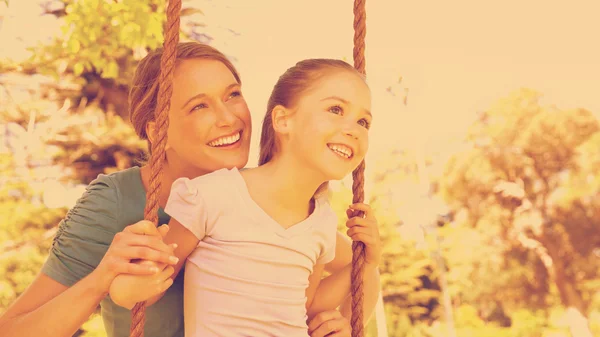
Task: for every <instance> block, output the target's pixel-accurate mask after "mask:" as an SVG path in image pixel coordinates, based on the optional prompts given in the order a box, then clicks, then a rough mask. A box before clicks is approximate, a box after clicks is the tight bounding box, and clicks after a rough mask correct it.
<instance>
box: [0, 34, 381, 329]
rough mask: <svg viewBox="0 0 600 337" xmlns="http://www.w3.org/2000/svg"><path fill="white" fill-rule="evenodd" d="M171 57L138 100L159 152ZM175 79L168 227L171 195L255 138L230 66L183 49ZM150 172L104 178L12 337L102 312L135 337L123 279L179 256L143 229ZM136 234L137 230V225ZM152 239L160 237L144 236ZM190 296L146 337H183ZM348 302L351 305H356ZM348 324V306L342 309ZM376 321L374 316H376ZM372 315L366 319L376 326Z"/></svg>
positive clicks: (168, 309) (14, 322)
mask: <svg viewBox="0 0 600 337" xmlns="http://www.w3.org/2000/svg"><path fill="white" fill-rule="evenodd" d="M161 55H162V50H160V49H159V50H157V51H154V52H152V53H150V54H149V55H148V56H146V57H145V58H144V59H143V60H142V61H141V62H140V64H139V65H138V68H137V70H136V73H135V75H134V78H133V81H132V88H131V92H130V113H131V121H132V124H133V126H134V128H135V131H136V133H137V134H138V135H139V136H140V137H141V138H142V139H146V140H148V142H149V143H151V142H152V141H153V140H152V135H153V132H152V130H153V129H154V127H155V123H154V109H155V107H156V101H157V95H158V80H157V79H158V75H159V72H160V57H161ZM177 58H178V65H177V67H176V69H175V74H174V78H173V96H172V98H171V109H170V111H169V129H168V144H167V146H166V151H165V152H166V160H165V164H164V167H163V174H162V177H161V179H162V182H161V183H162V186H163V188H162V191H161V195H160V196H159V205H160V206H161V208H160V209H159V223H160V224H165V223H168V221H169V217H168V216H167V215H166V214H165V213H164V211H163V210H162V207H164V205H165V203H166V200H167V199H168V194H169V191H170V189H169V187H170V186H171V185H172V183H173V181H175V180H176V179H177V178H181V177H188V178H193V177H196V176H200V175H203V174H206V173H208V172H212V171H215V170H218V169H221V168H233V167H237V168H242V167H244V166H245V165H246V163H247V161H248V153H249V147H250V136H251V132H252V126H251V120H250V113H249V111H248V107H247V105H246V102H245V100H244V98H243V96H242V95H241V88H240V87H241V81H240V77H239V75H238V73H237V71H236V69H235V67H234V66H233V65H232V64H231V62H230V61H229V60H227V58H226V57H225V56H224V55H223V54H222V53H220V52H219V51H217V50H215V49H214V48H212V47H210V46H207V45H203V44H199V43H194V42H192V43H181V44H180V45H178V48H177ZM149 176H150V167H149V166H148V165H145V166H142V167H141V168H138V167H133V168H130V169H127V170H124V171H120V172H117V173H114V174H111V175H100V176H99V177H98V178H97V179H96V180H95V181H93V182H92V183H90V185H89V186H88V188H87V191H86V192H85V193H84V195H83V196H82V198H81V199H80V200H79V201H78V202H77V204H76V205H75V207H73V209H71V210H70V211H69V213H68V214H67V216H66V217H65V219H64V220H63V221H62V222H61V224H60V226H59V231H58V233H57V235H56V237H55V240H54V244H53V247H52V251H51V253H50V256H49V257H48V260H47V261H46V263H45V265H44V266H43V268H42V271H41V273H40V274H39V275H38V276H37V277H36V279H35V280H34V282H33V283H32V284H31V285H30V287H29V288H28V289H27V290H26V291H25V292H24V293H23V294H22V295H21V296H20V297H19V299H17V301H15V303H14V304H13V305H12V306H11V307H10V308H9V309H8V310H7V311H6V312H5V313H4V314H3V315H2V317H0V329H1V330H2V331H3V335H4V336H33V335H38V334H44V335H50V336H72V335H73V333H74V332H75V331H76V330H77V329H78V328H79V327H80V326H81V325H82V324H83V323H84V322H85V321H86V320H87V319H88V317H89V315H90V314H91V313H92V312H93V311H94V310H95V308H96V307H97V305H98V304H100V305H101V308H102V316H103V319H104V324H105V328H106V332H107V335H108V336H111V337H112V336H127V335H128V333H129V326H130V322H131V320H130V316H131V313H130V311H128V310H126V309H124V308H121V307H119V306H117V305H115V304H114V303H113V302H112V300H111V299H110V298H109V297H108V296H106V295H107V294H108V290H109V287H110V284H111V282H112V280H113V279H114V278H115V277H116V276H117V275H118V274H121V273H123V274H136V275H142V274H149V273H152V272H153V271H152V270H150V269H149V267H148V266H144V265H138V264H135V263H131V260H132V259H145V260H151V261H156V262H160V263H172V264H174V263H176V262H177V261H174V260H170V258H173V257H174V256H173V255H172V247H169V246H167V245H166V244H164V242H163V241H162V237H163V236H164V235H165V234H166V231H167V230H168V228H166V227H159V228H158V229H157V228H154V226H153V225H152V224H151V223H148V222H145V221H141V220H142V219H143V213H144V206H145V202H146V190H147V188H148V186H149ZM132 223H133V225H130V226H128V225H129V224H132ZM144 233H146V234H151V235H144ZM337 242H338V243H337V246H336V257H335V259H334V260H333V261H332V262H330V263H329V264H328V265H327V266H326V270H328V271H335V270H339V269H341V268H343V267H344V266H346V265H347V264H348V263H350V261H351V254H352V252H351V248H350V243H349V241H348V239H346V238H344V237H343V236H341V235H340V234H338V239H337ZM366 290H367V291H366V295H368V296H365V302H366V303H365V304H366V305H367V306H368V305H369V304H371V305H370V307H371V308H373V307H374V306H375V302H376V296H377V292H378V289H366ZM182 294H183V288H182V278H181V277H178V278H177V279H176V280H175V282H174V284H173V285H172V286H171V287H170V288H169V289H168V290H167V292H166V293H165V295H164V296H163V298H161V300H160V301H159V302H157V303H156V304H154V305H153V306H152V307H149V308H148V309H147V311H146V315H147V317H146V325H145V335H146V336H148V337H153V336H167V337H169V336H173V337H175V336H183V297H182ZM348 302H349V301H348ZM342 311H343V312H345V313H346V316H347V312H348V310H347V306H344V308H342ZM371 311H372V310H371ZM369 314H370V313H368V312H367V313H365V316H366V317H368V316H369ZM309 329H310V332H311V335H312V336H325V335H326V334H327V333H329V332H331V331H338V333H339V335H340V336H342V335H343V333H346V332H349V324H348V321H347V319H346V318H344V317H342V315H340V314H339V313H338V312H324V313H321V314H320V315H317V316H316V317H315V318H314V319H313V320H312V321H311V322H310V323H309Z"/></svg>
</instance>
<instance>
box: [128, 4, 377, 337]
mask: <svg viewBox="0 0 600 337" xmlns="http://www.w3.org/2000/svg"><path fill="white" fill-rule="evenodd" d="M365 1H366V0H354V50H353V58H354V67H355V68H356V70H358V71H359V72H360V73H362V74H363V75H366V71H365V56H364V54H365V34H366V12H365ZM180 12H181V0H170V1H169V4H168V7H167V24H166V27H165V33H164V34H165V35H164V36H165V38H164V45H163V47H164V52H163V55H162V57H161V63H160V69H161V72H160V78H159V81H160V82H159V83H160V84H159V92H158V102H157V109H156V112H157V114H156V125H157V126H158V127H157V128H155V131H154V134H155V137H154V139H156V141H155V142H152V145H151V146H152V151H151V153H152V155H151V157H150V167H151V171H152V173H151V176H150V191H149V193H148V199H147V201H146V208H145V209H144V219H146V220H149V221H152V222H153V223H154V224H155V225H157V223H158V195H159V194H160V189H161V183H160V179H159V178H160V174H161V171H162V165H163V158H164V151H165V144H166V142H167V128H168V127H169V120H168V118H167V112H168V111H169V105H170V102H169V101H170V97H171V94H172V92H173V87H172V81H173V68H174V67H175V58H176V52H175V51H176V46H177V44H178V43H179V26H180V17H179V13H180ZM364 170H365V162H364V160H363V161H362V162H361V163H360V164H359V165H358V167H357V168H356V169H355V170H354V171H353V172H352V180H353V182H352V193H353V198H352V203H362V202H363V200H364V187H363V186H364ZM358 215H360V213H359V214H354V216H358ZM364 259H365V252H364V244H363V243H362V242H358V241H355V242H353V243H352V273H351V275H352V276H351V278H352V281H351V292H352V318H351V320H350V325H351V326H352V337H363V336H364V327H363V278H362V275H363V269H364ZM145 321H146V304H145V302H140V303H137V304H136V305H135V306H134V307H133V309H132V311H131V328H130V337H143V336H144V323H145Z"/></svg>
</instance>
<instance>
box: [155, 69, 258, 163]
mask: <svg viewBox="0 0 600 337" xmlns="http://www.w3.org/2000/svg"><path fill="white" fill-rule="evenodd" d="M251 133H252V124H251V119H250V112H249V110H248V106H247V105H246V101H245V100H244V97H243V96H242V92H241V87H240V85H239V84H238V82H237V81H236V79H235V77H234V75H233V74H232V73H231V71H230V70H229V69H228V68H227V67H226V66H225V65H224V64H223V63H221V62H219V61H216V60H209V59H189V60H183V61H181V62H180V63H179V64H178V66H177V67H176V69H175V73H174V77H173V96H172V99H171V108H170V110H169V129H168V140H167V147H166V148H167V151H166V152H167V156H168V157H167V158H168V160H169V162H170V163H173V164H174V165H178V166H179V168H180V169H182V170H183V171H187V172H195V174H203V173H208V172H212V171H215V170H218V169H221V168H233V167H237V168H242V167H244V166H245V165H246V163H247V162H248V152H249V148H250V136H251Z"/></svg>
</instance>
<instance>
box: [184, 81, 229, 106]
mask: <svg viewBox="0 0 600 337" xmlns="http://www.w3.org/2000/svg"><path fill="white" fill-rule="evenodd" d="M239 85H240V84H239V83H231V84H230V85H228V86H227V88H225V91H227V90H229V89H231V88H233V87H235V86H239ZM205 96H206V94H205V93H199V94H197V95H194V96H192V97H191V98H190V99H188V100H187V102H185V104H184V105H182V106H181V108H182V109H183V108H185V107H186V106H187V105H188V104H190V102H191V101H193V100H195V99H198V98H202V97H205Z"/></svg>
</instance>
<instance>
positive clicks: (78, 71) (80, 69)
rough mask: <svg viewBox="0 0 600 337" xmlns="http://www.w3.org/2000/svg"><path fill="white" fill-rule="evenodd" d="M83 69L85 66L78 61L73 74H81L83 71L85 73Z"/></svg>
mask: <svg viewBox="0 0 600 337" xmlns="http://www.w3.org/2000/svg"><path fill="white" fill-rule="evenodd" d="M83 70H84V68H83V64H82V63H81V62H77V63H75V65H74V66H73V74H74V75H75V76H79V75H81V73H83Z"/></svg>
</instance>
